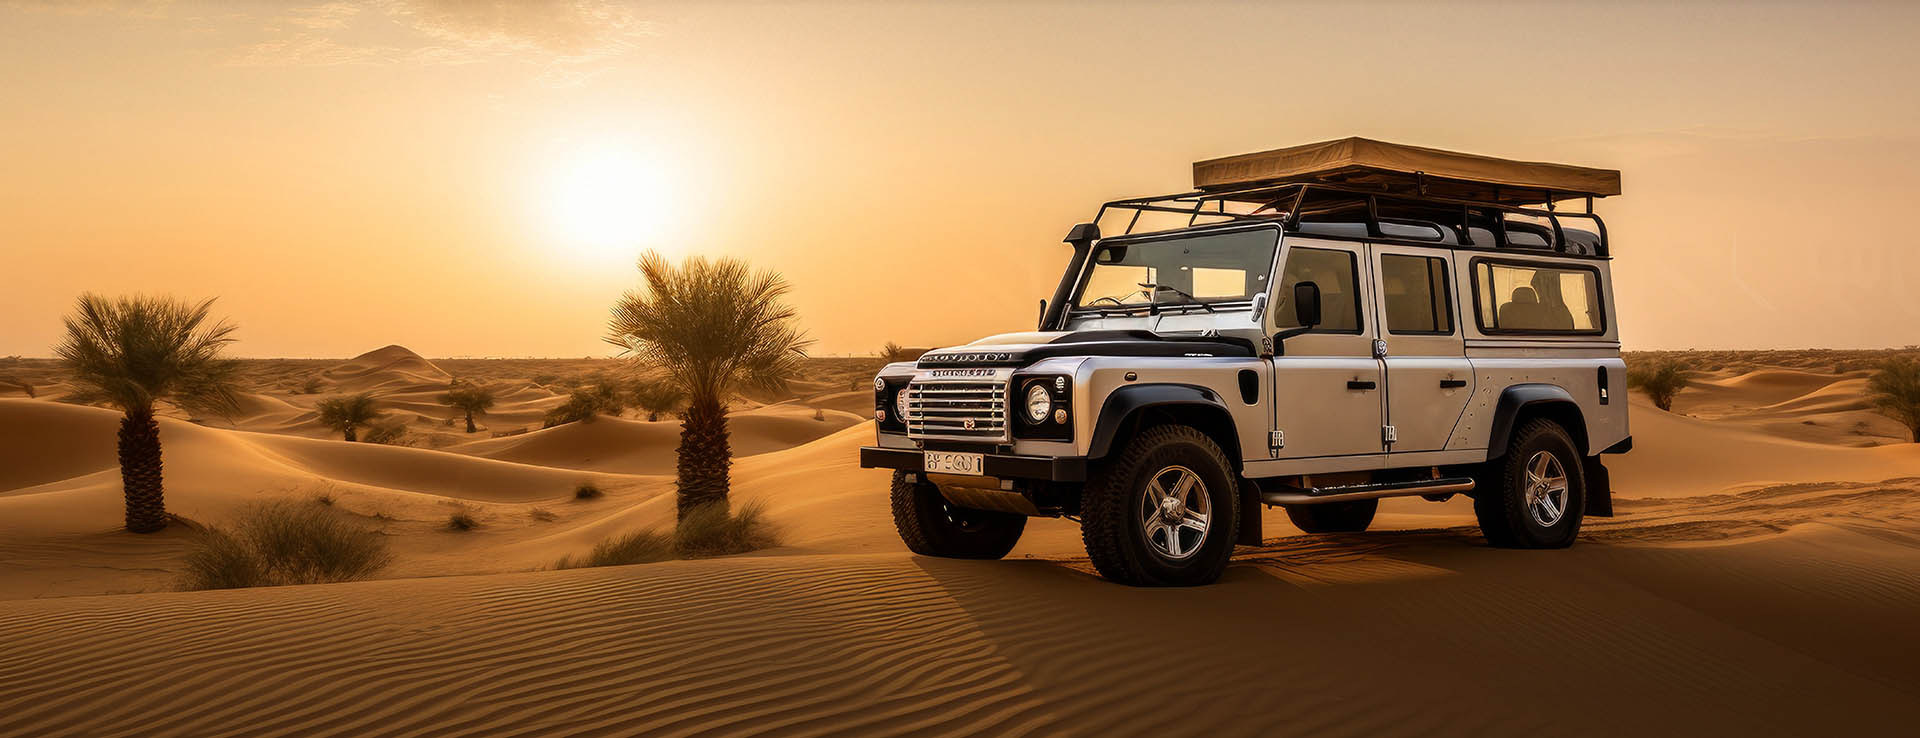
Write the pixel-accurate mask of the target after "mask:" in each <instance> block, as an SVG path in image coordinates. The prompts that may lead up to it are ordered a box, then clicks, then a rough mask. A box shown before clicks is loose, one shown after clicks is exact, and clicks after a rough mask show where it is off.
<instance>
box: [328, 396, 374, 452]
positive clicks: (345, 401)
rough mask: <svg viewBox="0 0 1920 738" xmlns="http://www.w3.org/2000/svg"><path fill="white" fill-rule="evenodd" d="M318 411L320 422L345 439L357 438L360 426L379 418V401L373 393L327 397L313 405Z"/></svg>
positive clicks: (355, 439)
mask: <svg viewBox="0 0 1920 738" xmlns="http://www.w3.org/2000/svg"><path fill="white" fill-rule="evenodd" d="M314 409H316V410H319V411H320V424H321V425H324V426H326V427H328V428H330V429H332V430H334V431H337V432H338V433H340V437H341V439H342V440H345V441H349V442H351V441H357V440H359V437H358V435H359V431H360V429H361V428H363V427H366V426H368V425H370V424H372V423H373V422H374V421H376V420H379V419H380V415H381V410H380V403H379V402H377V401H375V400H374V399H373V394H372V393H368V392H362V393H360V394H357V395H344V396H340V397H329V398H327V399H324V400H321V401H320V402H319V403H318V404H316V405H314Z"/></svg>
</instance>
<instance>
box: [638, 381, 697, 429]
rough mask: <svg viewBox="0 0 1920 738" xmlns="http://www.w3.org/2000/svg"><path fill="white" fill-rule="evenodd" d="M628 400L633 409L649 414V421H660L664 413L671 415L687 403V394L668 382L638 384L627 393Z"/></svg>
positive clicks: (642, 382)
mask: <svg viewBox="0 0 1920 738" xmlns="http://www.w3.org/2000/svg"><path fill="white" fill-rule="evenodd" d="M627 399H628V401H630V402H631V403H632V405H633V407H636V408H639V409H640V411H641V412H644V413H646V414H647V421H648V422H653V421H656V420H659V419H660V415H661V414H662V413H670V412H673V411H674V410H678V409H679V408H680V405H681V403H683V402H686V399H687V394H686V393H685V392H681V391H680V388H678V387H675V386H673V385H671V384H667V383H666V382H647V381H641V382H636V383H635V384H634V385H633V389H632V390H630V391H629V392H628V393H627Z"/></svg>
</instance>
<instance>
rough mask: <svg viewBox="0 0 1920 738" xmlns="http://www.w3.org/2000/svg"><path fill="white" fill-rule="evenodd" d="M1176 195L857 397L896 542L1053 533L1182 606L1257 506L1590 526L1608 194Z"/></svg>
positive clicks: (1595, 487)
mask: <svg viewBox="0 0 1920 738" xmlns="http://www.w3.org/2000/svg"><path fill="white" fill-rule="evenodd" d="M1194 179H1195V182H1194V184H1195V187H1196V188H1197V189H1196V190H1195V191H1192V192H1187V193H1182V194H1176V195H1167V196H1161V197H1145V198H1136V199H1129V200H1118V201H1114V202H1109V203H1107V204H1105V205H1103V206H1102V207H1101V209H1100V212H1099V214H1098V215H1097V216H1096V218H1095V220H1094V221H1093V222H1090V223H1083V224H1080V225H1077V226H1074V227H1073V230H1072V232H1071V233H1070V234H1069V235H1068V236H1067V239H1066V242H1067V243H1068V244H1070V245H1071V246H1072V248H1073V255H1072V259H1071V260H1070V261H1069V262H1068V264H1067V269H1066V273H1065V275H1063V276H1062V278H1061V280H1060V285H1059V287H1058V289H1056V290H1055V292H1054V294H1053V298H1052V299H1051V300H1048V301H1042V303H1041V317H1040V321H1039V326H1038V330H1036V331H1033V332H1025V333H1013V334H1006V335H999V336H992V337H989V338H984V339H981V340H979V341H975V342H973V343H971V344H967V345H965V346H958V347H954V348H945V349H938V350H934V351H930V352H928V353H926V354H925V355H924V356H921V357H920V359H919V360H918V361H917V362H902V363H895V364H890V365H888V366H887V367H886V368H885V369H883V370H882V371H881V372H880V374H879V376H877V377H876V378H875V379H874V385H873V386H874V418H875V419H876V420H877V421H878V428H879V429H878V441H877V442H876V444H875V445H873V446H870V447H865V448H862V449H861V452H860V463H861V465H862V466H867V467H880V468H889V469H894V470H895V471H894V474H893V489H892V506H893V515H894V520H895V522H896V524H897V525H898V527H899V529H900V535H901V537H902V538H903V539H904V540H905V541H906V544H907V547H908V548H910V549H912V550H913V551H914V552H916V553H920V554H924V555H929V556H944V557H956V558H986V559H991V558H999V557H1001V556H1004V555H1006V553H1007V552H1008V551H1010V550H1011V549H1012V548H1013V547H1014V544H1015V543H1016V542H1017V541H1018V540H1019V538H1020V534H1021V532H1022V531H1023V530H1024V529H1025V527H1026V522H1027V518H1029V517H1032V516H1060V517H1067V518H1072V519H1077V520H1078V521H1079V522H1080V524H1081V529H1082V537H1083V539H1084V541H1085V543H1086V549H1087V554H1088V556H1090V557H1091V558H1092V560H1093V564H1094V566H1095V568H1097V569H1098V570H1099V571H1100V573H1101V574H1102V575H1104V576H1106V577H1107V578H1109V579H1112V580H1114V581H1118V582H1124V583H1128V584H1137V585H1191V584H1204V583H1208V582H1212V581H1214V580H1215V579H1217V578H1218V577H1219V576H1220V574H1221V572H1222V571H1224V569H1225V568H1226V566H1227V562H1228V559H1229V557H1230V555H1231V554H1232V551H1233V547H1234V546H1235V545H1236V544H1258V543H1259V542H1260V535H1261V525H1260V512H1261V510H1262V509H1263V506H1280V507H1283V508H1285V509H1286V511H1287V516H1288V517H1289V518H1290V519H1291V520H1292V521H1293V523H1294V525H1296V526H1298V527H1299V528H1300V529H1301V530H1304V531H1307V532H1309V533H1324V532H1350V531H1361V530H1365V529H1366V528H1367V526H1368V525H1369V524H1370V523H1371V522H1372V520H1373V516H1374V510H1375V507H1376V505H1377V504H1378V500H1379V499H1380V498H1383V497H1394V496H1420V497H1424V498H1426V499H1429V500H1435V501H1443V500H1446V499H1448V498H1450V497H1452V496H1453V495H1456V494H1465V495H1468V496H1470V497H1472V498H1473V501H1474V510H1475V512H1476V513H1477V515H1478V517H1479V523H1480V529H1481V531H1482V532H1483V533H1484V534H1485V536H1486V538H1487V541H1488V542H1489V543H1491V544H1493V545H1495V546H1502V547H1514V548H1560V547H1565V546H1568V545H1571V544H1572V543H1573V541H1574V538H1575V536H1576V535H1577V534H1578V533H1579V530H1580V523H1581V519H1582V517H1583V516H1584V515H1597V516H1608V515H1611V512H1612V511H1611V507H1612V505H1611V498H1610V496H1609V491H1608V483H1607V470H1606V467H1605V466H1603V465H1602V464H1601V463H1600V455H1601V454H1610V453H1623V452H1625V451H1627V450H1628V449H1629V448H1631V446H1632V438H1631V436H1630V435H1629V434H1628V431H1627V402H1626V400H1625V398H1624V397H1620V396H1617V394H1618V393H1621V392H1624V391H1625V387H1626V366H1625V364H1624V363H1622V362H1621V359H1620V339H1619V333H1618V330H1617V327H1616V325H1615V323H1614V321H1613V320H1612V316H1613V314H1614V311H1613V290H1612V284H1611V278H1610V276H1609V270H1608V267H1609V260H1610V258H1611V249H1610V248H1609V244H1608V242H1607V235H1606V228H1605V226H1604V225H1602V223H1601V221H1600V219H1599V217H1597V216H1596V215H1595V214H1594V212H1593V201H1594V199H1595V198H1599V197H1606V196H1609V195H1617V194H1619V192H1620V175H1619V172H1616V171H1611V170H1599V169H1588V168H1584V167H1572V166H1564V165H1555V164H1541V163H1531V162H1516V161H1506V160H1500V159H1492V158H1488V157H1481V156H1473V155H1468V154H1458V153H1453V152H1446V151H1438V150H1434V149H1424V148H1417V147H1409V146H1397V145H1393V144H1386V143H1381V142H1377V141H1369V140H1366V139H1343V140H1339V141H1330V142H1326V143H1320V144H1312V145H1308V146H1299V147H1293V148H1289V149H1280V150H1276V151H1269V152H1263V153H1259V154H1249V155H1244V156H1237V157H1229V158H1226V159H1217V160H1212V161H1205V162H1200V163H1197V164H1195V165H1194ZM1575 204H1579V205H1583V206H1584V207H1579V208H1577V209H1576V208H1575V207H1574V205H1575ZM1103 233H1105V234H1111V235H1104V236H1103V235H1102V234H1103Z"/></svg>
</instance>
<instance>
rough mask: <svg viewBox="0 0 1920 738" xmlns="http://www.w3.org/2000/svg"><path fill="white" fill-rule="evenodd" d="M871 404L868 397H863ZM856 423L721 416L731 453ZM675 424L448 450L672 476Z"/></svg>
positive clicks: (841, 416) (553, 434)
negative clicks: (725, 417) (725, 419)
mask: <svg viewBox="0 0 1920 738" xmlns="http://www.w3.org/2000/svg"><path fill="white" fill-rule="evenodd" d="M868 401H869V402H871V400H868ZM859 422H861V418H858V417H856V416H854V415H852V414H851V413H844V412H840V411H837V410H826V411H822V413H821V417H820V419H818V420H816V419H815V418H814V410H813V409H812V408H807V407H801V406H795V405H772V406H767V407H764V408H758V409H755V410H751V411H746V412H736V413H732V414H730V415H728V416H727V432H728V443H729V446H730V447H731V448H732V449H733V452H734V454H735V455H736V456H753V455H756V454H764V453H767V452H770V451H777V450H780V449H785V448H791V447H793V446H796V445H799V444H802V443H805V442H807V441H811V440H813V439H816V438H820V437H822V436H825V435H827V434H831V433H834V432H836V431H839V430H841V429H844V428H847V427H848V426H851V425H853V424H855V423H859ZM679 442H680V422H679V421H677V420H660V421H656V422H644V421H638V420H628V419H625V418H596V419H594V420H593V421H591V422H586V423H568V424H566V425H562V426H559V427H555V428H546V429H542V430H537V431H533V432H530V433H525V434H521V435H517V436H508V437H505V438H494V439H489V440H483V441H475V442H472V443H469V444H465V445H463V446H459V447H455V448H453V449H450V450H453V451H458V452H460V453H467V454H472V455H475V456H483V457H486V458H489V459H500V460H504V461H515V462H521V463H526V464H538V465H541V466H553V467H563V468H567V469H590V470H595V471H607V472H617V473H622V474H672V473H673V466H674V449H675V448H676V447H677V446H678V445H679Z"/></svg>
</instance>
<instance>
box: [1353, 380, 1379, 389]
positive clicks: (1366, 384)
mask: <svg viewBox="0 0 1920 738" xmlns="http://www.w3.org/2000/svg"><path fill="white" fill-rule="evenodd" d="M1374 387H1375V385H1374V383H1372V382H1361V381H1358V380H1352V379H1349V380H1347V389H1350V390H1370V389H1373V388H1374Z"/></svg>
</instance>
